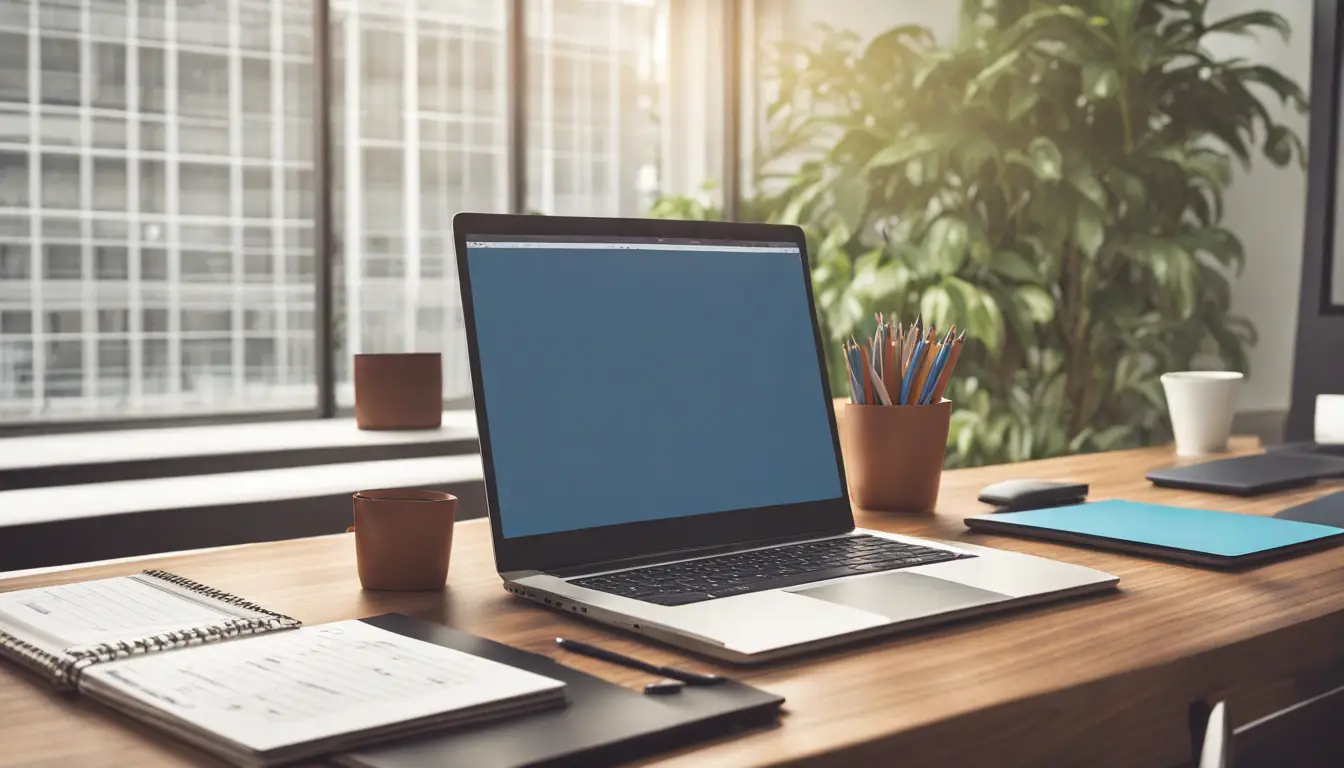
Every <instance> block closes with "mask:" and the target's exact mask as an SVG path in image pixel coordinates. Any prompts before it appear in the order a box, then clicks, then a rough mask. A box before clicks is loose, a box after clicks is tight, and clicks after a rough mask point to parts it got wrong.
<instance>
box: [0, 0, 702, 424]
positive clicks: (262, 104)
mask: <svg viewBox="0 0 1344 768" xmlns="http://www.w3.org/2000/svg"><path fill="white" fill-rule="evenodd" d="M327 1H328V0H309V2H302V1H297V2H296V1H295V0H82V2H81V1H80V0H50V1H48V0H42V2H37V1H36V0H0V321H2V322H0V424H4V423H19V422H32V421H56V420H69V419H77V420H88V419H125V418H133V417H141V416H174V415H184V414H193V415H198V414H228V413H237V412H243V411H257V410H276V411H280V410H284V411H295V410H313V409H316V408H317V407H318V404H319V403H321V402H326V401H328V400H329V399H334V400H335V402H336V404H337V405H338V406H349V405H350V404H351V403H352V400H353V388H352V385H351V382H350V370H351V366H350V356H351V355H352V354H356V353H361V352H402V351H420V352H426V351H437V352H442V353H443V355H444V397H445V400H453V399H457V398H462V397H465V396H467V395H469V394H470V377H469V374H468V369H467V363H466V349H465V338H464V336H463V328H462V314H461V307H460V303H459V300H458V287H457V275H456V268H455V266H454V258H453V245H452V231H451V221H452V217H453V215H454V214H455V213H456V212H458V211H462V210H474V211H500V212H504V211H511V210H515V209H516V210H517V211H518V212H539V213H553V214H576V215H626V216H634V215H640V214H641V213H642V212H643V211H645V210H647V209H648V206H649V205H650V203H651V202H652V201H653V199H654V197H655V196H656V195H657V194H658V192H659V191H660V189H663V188H664V187H663V185H661V184H660V180H661V179H663V178H664V177H665V173H664V168H667V167H669V162H670V161H669V157H668V156H667V153H668V152H673V153H675V152H678V151H682V150H681V149H680V145H681V143H682V142H680V141H678V140H677V139H678V136H677V135H676V132H675V131H669V124H668V123H666V122H665V121H663V120H662V119H661V118H660V116H661V115H662V114H663V113H664V112H667V111H670V110H673V111H678V112H680V113H685V110H676V107H675V98H677V97H676V95H675V94H674V93H672V92H671V90H670V89H669V87H668V85H669V83H668V78H669V75H668V69H669V67H668V65H667V47H668V37H669V36H668V32H667V30H668V29H669V28H670V27H671V26H673V25H671V24H669V18H670V17H671V16H673V15H675V14H678V13H681V14H685V13H688V12H694V13H698V14H700V15H701V16H703V17H705V18H706V19H708V21H707V22H706V23H710V24H713V23H717V20H718V18H719V14H718V8H720V7H721V6H720V4H719V2H717V0H693V2H690V3H676V2H672V0H329V2H330V6H329V9H328V17H329V19H330V28H329V34H330V40H329V51H330V59H329V61H326V62H317V63H316V64H315V61H314V58H313V56H314V51H315V50H320V48H317V47H316V46H314V44H313V43H314V40H313V32H314V26H313V22H314V18H315V10H316V9H315V7H314V5H313V3H315V2H327ZM686 9H690V10H686ZM520 19H521V23H522V27H521V34H518V35H515V34H513V31H514V30H518V29H519V27H518V24H519V20H520ZM683 26H684V25H683ZM516 41H521V44H519V42H516ZM701 58H703V57H701ZM324 64H325V65H328V66H329V70H328V71H329V73H330V91H329V95H328V98H327V99H326V100H322V99H321V98H320V97H319V96H320V95H319V94H318V93H317V91H316V90H315V89H316V88H317V86H318V83H319V78H318V77H316V76H315V75H316V73H317V70H316V69H315V66H320V65H324ZM700 66H701V69H702V70H705V71H710V72H712V73H717V72H719V71H720V68H719V65H718V64H715V63H714V62H713V61H707V62H701V64H700ZM714 76H715V75H714V74H711V75H710V79H712V78H713V77H714ZM699 77H700V79H701V80H703V79H704V72H702V73H701V74H700V75H699ZM520 82H521V83H525V86H524V87H523V89H522V90H521V91H520V92H515V91H516V90H517V89H515V88H513V86H514V85H515V84H517V83H520ZM683 90H686V89H683ZM690 90H691V91H695V89H694V88H692V89H690ZM670 98H671V99H673V101H669V99H670ZM696 98H698V99H703V98H710V99H711V100H712V96H710V97H707V96H706V95H705V94H703V93H697V95H696ZM669 104H673V106H671V107H669ZM693 108H694V109H703V106H702V105H693ZM320 120H326V122H327V124H328V125H329V127H330V139H331V147H330V156H329V158H328V159H329V161H330V162H329V171H330V179H329V183H328V184H325V185H319V184H318V183H317V180H318V179H319V178H320V177H321V173H320V172H319V171H320V161H321V159H322V158H320V157H319V156H318V155H317V154H316V153H315V152H314V151H313V150H314V139H315V137H316V136H317V134H318V131H317V126H318V125H319V122H318V121H320ZM677 120H678V121H677V122H676V123H675V124H674V125H675V126H676V128H677V130H681V129H682V128H683V127H684V126H685V125H686V124H687V121H686V119H685V118H684V117H682V116H679V117H678V118H677ZM710 123H711V124H706V125H699V126H697V127H696V128H695V129H694V130H693V131H692V133H694V137H693V138H694V141H692V142H689V145H695V146H700V145H703V144H704V143H705V141H704V136H705V135H706V134H707V133H713V132H715V131H717V130H720V129H721V128H722V126H721V125H719V124H715V123H714V122H713V121H710ZM514 135H521V136H522V142H521V146H518V145H515V144H514V143H513V142H512V141H511V138H510V137H511V136H514ZM672 164H675V165H678V166H681V167H686V166H687V164H686V163H684V162H673V163H672ZM691 165H692V166H694V165H695V163H692V164H691ZM700 165H704V163H703V161H701V162H700ZM697 167H698V166H697ZM705 175H706V177H709V176H712V175H714V174H712V173H707V174H705ZM681 186H685V184H682V185H681ZM678 191H684V190H680V189H679V190H678ZM324 196H329V198H326V199H328V200H329V201H330V210H331V216H330V220H329V221H328V222H327V226H328V230H327V231H328V232H329V235H328V236H324V231H321V230H320V229H319V228H320V227H321V226H322V220H321V218H320V217H319V216H318V214H319V213H320V211H322V210H323V209H324V206H323V202H324ZM514 201H517V202H514ZM324 242H329V243H330V247H329V249H328V251H327V253H319V251H318V249H319V247H320V245H321V244H322V243H324ZM324 266H325V267H327V269H323V267H324ZM324 273H325V276H324ZM324 277H325V279H324ZM328 284H329V285H330V291H331V293H330V295H329V302H330V303H329V306H330V307H331V310H332V311H331V315H332V322H331V323H330V324H329V325H328V324H324V323H320V322H318V318H319V317H320V316H321V305H322V302H321V301H319V294H318V291H319V290H322V289H323V286H327V285H328ZM327 349H330V350H332V352H331V359H332V360H333V361H334V363H333V366H332V368H333V369H334V370H333V371H332V372H331V375H330V377H328V376H327V375H326V372H325V371H324V370H323V368H322V366H321V365H320V364H319V361H320V360H321V359H323V357H324V356H323V355H322V354H321V352H323V350H327Z"/></svg>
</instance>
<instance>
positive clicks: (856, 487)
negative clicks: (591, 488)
mask: <svg viewBox="0 0 1344 768" xmlns="http://www.w3.org/2000/svg"><path fill="white" fill-rule="evenodd" d="M951 424H952V402H951V401H950V400H943V401H942V402H940V403H934V404H932V405H896V406H886V405H854V404H853V403H846V404H845V409H844V416H843V418H842V420H841V423H840V443H841V448H842V450H843V451H844V457H845V475H846V478H847V479H848V481H849V497H850V498H851V499H853V500H854V503H855V504H857V505H859V506H860V507H862V508H864V509H872V510H884V511H893V512H930V511H932V510H933V508H934V507H935V506H937V505H938V486H939V483H940V482H941V481H942V477H943V457H944V455H945V454H946V453H947V433H948V429H949V427H950V426H951Z"/></svg>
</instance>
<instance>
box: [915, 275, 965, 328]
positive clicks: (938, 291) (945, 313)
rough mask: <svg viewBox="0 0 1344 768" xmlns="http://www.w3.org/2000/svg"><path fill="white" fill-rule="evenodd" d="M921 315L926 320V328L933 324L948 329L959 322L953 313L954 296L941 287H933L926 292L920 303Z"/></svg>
mask: <svg viewBox="0 0 1344 768" xmlns="http://www.w3.org/2000/svg"><path fill="white" fill-rule="evenodd" d="M919 314H920V315H921V316H922V317H923V318H924V323H925V325H926V326H927V325H928V324H930V323H932V324H933V325H937V326H939V327H941V328H946V327H948V326H949V325H951V324H952V323H954V322H956V320H957V318H956V316H955V315H954V313H953V306H952V296H951V295H950V294H949V293H948V291H947V289H946V288H944V287H943V286H941V285H931V286H929V287H928V288H927V289H925V290H924V297H923V298H922V299H920V302H919Z"/></svg>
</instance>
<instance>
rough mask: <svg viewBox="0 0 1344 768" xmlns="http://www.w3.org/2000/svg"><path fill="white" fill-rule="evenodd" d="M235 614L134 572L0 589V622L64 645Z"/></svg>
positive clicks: (140, 635) (196, 623) (145, 633)
mask: <svg viewBox="0 0 1344 768" xmlns="http://www.w3.org/2000/svg"><path fill="white" fill-rule="evenodd" d="M233 615H234V614H231V613H228V612H226V611H225V610H223V609H222V608H216V607H214V606H211V605H208V604H203V603H198V602H195V601H193V600H189V599H187V598H185V597H182V596H180V595H178V594H176V593H174V592H171V591H169V590H167V589H164V588H161V587H156V586H153V585H152V584H151V583H148V582H147V581H143V580H141V579H140V578H137V577H132V576H121V577H117V578H112V579H99V580H97V581H85V582H81V583H78V584H61V585H58V586H54V587H39V588H37V589H25V590H22V591H19V592H9V593H5V594H0V621H4V622H9V623H18V624H21V625H25V626H27V627H30V628H32V629H35V630H37V631H38V632H40V633H42V634H43V635H45V636H47V637H48V638H50V640H52V641H54V643H55V644H56V646H58V647H60V648H70V647H75V646H84V645H92V644H96V643H102V642H107V641H111V640H118V639H127V638H136V639H139V638H143V637H146V636H148V635H151V634H155V633H159V632H169V631H173V630H181V629H187V628H191V627H200V626H207V625H210V624H216V623H218V622H220V621H221V620H223V619H227V618H230V617H232V616H233Z"/></svg>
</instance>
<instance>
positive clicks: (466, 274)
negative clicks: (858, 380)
mask: <svg viewBox="0 0 1344 768" xmlns="http://www.w3.org/2000/svg"><path fill="white" fill-rule="evenodd" d="M453 229H454V235H455V240H456V247H457V264H458V280H459V282H460V285H461V291H462V309H463V318H464V323H465V326H466V335H467V342H468V343H467V350H468V356H469V358H470V363H471V377H472V385H473V393H474V397H475V405H476V418H477V423H478V426H479V430H480V442H481V458H482V461H483V464H484V470H485V486H486V499H487V503H488V505H489V517H490V526H491V532H492V535H493V542H494V554H495V564H496V568H497V570H498V572H499V574H500V576H501V577H502V578H503V581H504V586H505V588H506V589H507V590H508V591H509V592H512V593H513V594H515V595H518V596H519V597H523V598H526V599H528V600H531V601H534V602H537V603H541V604H542V605H546V606H550V607H551V608H553V609H555V610H560V611H565V612H567V613H572V614H576V615H578V616H582V617H584V618H587V619H592V620H594V621H598V622H602V623H604V624H607V625H610V626H613V627H618V628H621V629H624V630H628V631H630V632H633V633H637V634H639V635H642V636H645V637H648V638H652V639H656V640H659V641H662V642H666V643H669V644H672V645H676V646H680V647H682V648H686V649H688V650H691V651H695V652H698V653H702V654H705V655H708V656H712V657H715V658H718V659H722V660H725V661H729V662H737V663H752V662H761V661H768V660H771V659H775V658H779V657H783V656H787V655H790V654H795V653H802V652H806V651H810V650H814V649H818V648H824V647H827V646H831V645H835V644H839V643H844V642H851V641H854V640H857V639H859V638H864V637H869V636H874V635H879V634H883V633H888V632H895V631H898V630H904V629H911V628H915V627H920V626H925V625H929V624H934V623H939V622H944V621H950V620H953V619H959V618H964V617H967V616H974V615H979V614H984V613H989V612H991V611H997V610H1002V609H1005V608H1009V607H1011V606H1019V605H1024V604H1028V603H1040V602H1044V601H1047V600H1055V599H1059V598H1064V597H1068V596H1072V595H1079V594H1083V593H1088V592H1095V591H1100V590H1105V589H1110V588H1112V587H1114V586H1115V584H1116V581H1117V579H1116V577H1115V576H1112V575H1110V574H1107V573H1102V572H1100V571H1096V570H1092V569H1090V568H1083V567H1079V566H1075V565H1069V564H1065V563H1059V562H1055V561H1051V560H1046V559H1042V558H1038V557H1032V556H1029V555H1024V554H1018V553H1013V552H1003V551H998V550H994V549H989V548H986V547H980V546H974V545H969V544H949V543H946V542H938V541H929V540H924V539H917V538H912V537H909V536H900V535H895V534H889V533H883V532H879V531H870V530H863V529H858V528H856V527H855V525H854V517H853V514H852V512H851V509H850V503H849V499H848V497H847V494H846V488H845V473H844V466H843V463H842V459H841V454H840V445H839V440H838V436H837V432H836V421H835V413H834V410H833V406H832V402H831V392H830V390H829V387H828V384H827V377H826V372H825V358H824V354H823V349H824V347H823V343H824V342H823V340H822V337H821V333H820V331H819V329H818V327H817V323H816V320H815V315H814V306H813V299H812V292H811V283H810V278H809V274H808V258H807V249H806V242H805V240H804V236H803V232H802V230H800V229H798V228H797V227H790V226H775V225H760V224H729V223H721V222H687V221H655V220H631V219H597V218H560V217H544V216H510V215H490V214H471V213H463V214H458V215H457V216H456V217H455V218H454V220H453Z"/></svg>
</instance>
